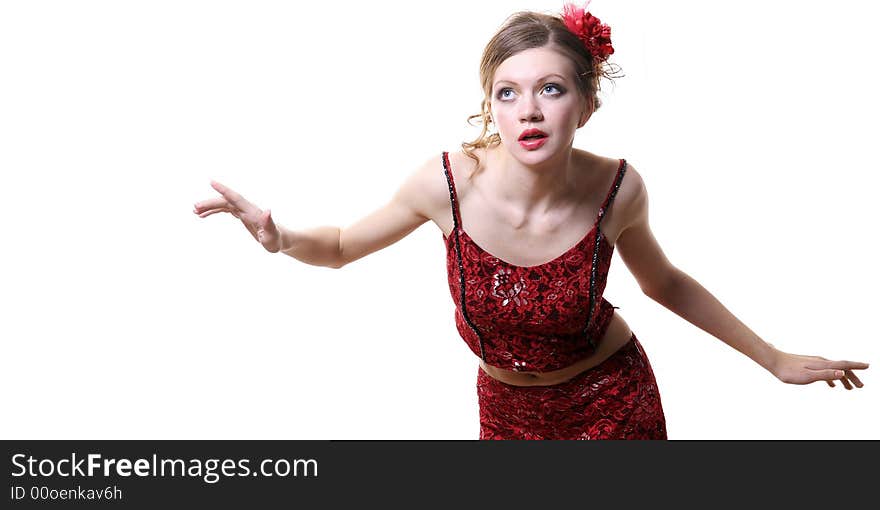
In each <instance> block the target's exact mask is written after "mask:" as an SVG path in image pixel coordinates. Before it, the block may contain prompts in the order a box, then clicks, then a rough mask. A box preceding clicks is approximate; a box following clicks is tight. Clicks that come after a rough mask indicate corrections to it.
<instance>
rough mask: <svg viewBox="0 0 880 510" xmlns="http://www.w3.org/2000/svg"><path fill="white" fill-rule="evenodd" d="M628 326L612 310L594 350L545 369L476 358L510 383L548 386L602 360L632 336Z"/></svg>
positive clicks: (487, 370) (489, 371) (490, 373)
mask: <svg viewBox="0 0 880 510" xmlns="http://www.w3.org/2000/svg"><path fill="white" fill-rule="evenodd" d="M632 334H633V333H632V330H630V328H629V325H628V324H627V323H626V321H624V320H623V317H621V316H620V314H618V313H615V314H614V316H613V317H612V318H611V322H610V323H609V324H608V328H607V329H606V330H605V334H604V336H603V337H602V338H601V339H600V340H599V341H598V342H597V346H596V351H595V352H594V353H593V354H591V355H590V356H587V357H586V358H584V359H581V360H579V361H576V362H574V363H572V364H571V365H568V366H567V367H563V368H560V369H558V370H551V371H548V372H519V371H513V370H507V369H504V368H500V367H496V366H492V365H487V364H486V363H485V362H483V360H480V368H481V369H482V370H483V372H485V373H486V374H487V375H488V376H489V377H491V378H493V379H496V380H498V381H501V382H503V383H505V384H510V385H512V386H551V385H554V384H560V383H563V382H565V381H567V380H569V379H571V378H572V377H575V376H576V375H578V374H580V373H582V372H584V371H585V370H589V369H591V368H593V367H595V366H596V365H598V364H600V363H602V362H603V361H605V360H606V359H608V358H609V357H611V355H612V354H614V353H615V352H617V351H618V350H619V349H620V348H621V347H623V346H624V345H626V343H627V342H629V340H630V338H632Z"/></svg>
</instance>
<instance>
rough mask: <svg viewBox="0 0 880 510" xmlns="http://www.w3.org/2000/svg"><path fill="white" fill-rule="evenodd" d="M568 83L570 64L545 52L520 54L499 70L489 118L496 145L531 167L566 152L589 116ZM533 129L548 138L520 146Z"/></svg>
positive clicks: (586, 108)
mask: <svg viewBox="0 0 880 510" xmlns="http://www.w3.org/2000/svg"><path fill="white" fill-rule="evenodd" d="M573 78H574V71H573V65H572V63H571V62H570V61H569V60H568V59H567V58H566V57H564V56H563V55H562V54H560V53H558V52H556V51H554V50H551V49H549V48H532V49H530V50H525V51H522V52H520V53H517V54H516V55H513V56H512V57H509V58H508V59H507V60H505V61H504V62H502V63H501V65H499V66H498V69H496V71H495V76H494V77H493V81H492V98H491V101H490V112H491V114H492V121H493V123H494V124H495V126H496V129H498V134H499V136H501V142H502V143H503V144H504V146H505V147H507V149H508V150H509V151H510V152H511V153H512V154H513V155H514V156H515V157H517V159H522V160H524V161H529V162H532V163H535V162H538V161H540V160H545V159H548V158H549V157H551V156H553V155H554V154H558V153H559V151H561V150H563V149H566V148H569V147H570V146H571V143H572V141H573V140H574V133H575V130H577V129H578V128H579V127H580V126H582V125H583V124H584V123H586V121H587V119H589V117H590V115H591V114H592V109H591V108H589V107H588V106H589V105H588V103H585V102H584V101H583V99H582V97H581V95H580V94H579V93H578V90H577V86H576V85H575V83H574V80H573ZM532 128H535V129H539V130H541V131H542V132H544V133H545V134H546V135H547V136H546V137H545V138H543V139H541V140H531V141H530V140H525V141H521V140H520V137H521V135H522V134H523V132H524V131H525V130H527V129H532Z"/></svg>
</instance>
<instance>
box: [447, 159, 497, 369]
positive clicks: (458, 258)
mask: <svg viewBox="0 0 880 510" xmlns="http://www.w3.org/2000/svg"><path fill="white" fill-rule="evenodd" d="M442 159H443V173H445V174H446V182H447V183H448V184H449V202H450V203H451V204H452V223H453V225H454V226H453V228H452V233H451V234H450V237H452V238H453V240H454V242H455V262H456V264H457V265H458V278H459V282H458V287H459V289H461V295H460V296H459V303H461V315H462V317H463V318H464V320H465V322H466V323H467V325H468V326H470V328H471V330H472V331H473V332H474V334H475V335H476V336H477V339H478V340H479V342H480V358H482V360H483V361H484V362H485V361H486V347H485V344H484V342H483V335H481V334H480V332H479V330H477V327H476V326H475V325H474V323H473V322H472V321H471V319H470V317H469V316H468V312H467V297H466V296H467V292H466V290H465V278H464V262H463V257H462V255H461V236H460V235H459V233H460V232H461V229H460V228H458V227H459V225H460V224H461V214H460V212H459V210H458V194H456V192H455V180H454V179H453V178H452V170H451V166H450V165H449V153H448V152H443V155H442Z"/></svg>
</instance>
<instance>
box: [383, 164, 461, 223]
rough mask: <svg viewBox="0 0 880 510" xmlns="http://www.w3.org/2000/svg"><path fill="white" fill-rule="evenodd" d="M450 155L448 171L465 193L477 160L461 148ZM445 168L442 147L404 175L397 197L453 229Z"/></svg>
mask: <svg viewBox="0 0 880 510" xmlns="http://www.w3.org/2000/svg"><path fill="white" fill-rule="evenodd" d="M448 157H449V166H448V169H449V172H450V173H451V174H452V178H453V180H454V182H455V186H456V190H457V192H458V193H459V194H462V192H463V190H466V188H467V182H468V176H469V174H470V172H472V171H473V170H472V168H474V167H475V162H474V160H473V159H471V158H470V157H468V156H467V155H466V154H465V153H464V152H462V151H450V152H449V153H448ZM445 168H446V167H445V166H444V162H443V155H442V151H440V152H437V154H434V155H431V156H430V157H428V158H426V159H424V160H423V161H422V162H421V164H420V165H419V166H418V167H417V168H416V169H415V170H414V171H412V172H411V173H410V174H409V175H408V176H407V178H406V179H405V181H404V183H403V185H402V186H401V188H400V190H399V191H398V199H399V200H401V201H402V202H405V203H407V204H408V205H409V207H410V208H411V209H412V210H413V211H416V212H417V213H418V214H419V215H420V216H421V217H423V218H424V219H426V220H432V221H434V223H436V224H437V225H438V226H439V227H440V228H441V230H444V231H447V230H451V206H450V200H449V183H448V181H447V180H446V174H445V172H444V170H445ZM465 192H466V191H465ZM447 217H448V218H447ZM446 223H449V228H445V227H446Z"/></svg>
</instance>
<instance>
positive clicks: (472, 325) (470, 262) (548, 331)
mask: <svg viewBox="0 0 880 510" xmlns="http://www.w3.org/2000/svg"><path fill="white" fill-rule="evenodd" d="M443 159H444V164H445V165H446V167H447V168H449V171H448V172H446V174H447V182H448V184H449V188H450V201H451V203H452V209H453V215H454V216H453V219H454V223H455V227H454V229H453V232H452V234H451V235H450V236H448V237H447V236H446V235H444V236H443V239H444V243H445V245H446V267H447V274H448V280H449V290H450V293H451V295H452V299H453V302H454V303H455V306H456V309H455V325H456V328H457V329H458V332H459V334H460V335H461V337H462V338H463V339H464V341H465V342H466V343H467V345H468V346H469V347H470V349H471V351H473V352H474V353H475V354H476V355H477V356H481V357H483V359H484V361H485V362H486V363H487V364H489V365H493V366H496V367H500V368H504V369H507V370H516V371H533V372H547V371H552V370H558V369H560V368H563V367H566V366H568V365H571V364H572V363H574V362H576V361H578V360H580V359H583V358H586V357H588V356H590V355H591V354H593V352H594V351H595V343H596V342H598V341H599V340H600V339H601V338H602V337H603V336H604V335H605V330H606V328H607V327H608V324H609V323H610V321H611V318H612V316H613V315H614V308H615V307H614V306H612V305H611V303H609V302H608V301H607V300H606V299H605V298H604V297H603V296H602V293H603V291H604V290H605V284H606V281H607V276H608V270H609V268H610V265H611V256H612V254H613V252H614V246H612V245H610V244H609V243H608V241H607V239H606V238H605V235H604V233H602V231H601V229H600V221H601V219H602V216H603V215H604V211H606V210H607V209H608V208H609V207H610V206H611V202H612V200H613V197H614V194H615V192H616V189H617V187H619V184H620V181H621V179H622V177H623V174H624V171H625V169H626V161H625V160H624V159H621V160H620V167H619V168H618V172H617V176H616V178H615V181H614V184H612V187H611V189H610V190H609V191H608V195H607V197H606V199H605V202H604V203H603V205H602V207H601V208H600V210H599V214H598V215H597V217H596V220H595V221H594V223H593V227H592V228H591V229H590V230H589V232H587V233H586V234H585V235H584V237H583V238H581V240H580V241H579V242H578V243H576V244H575V245H574V246H572V247H571V248H569V249H568V250H567V251H566V252H565V253H563V254H562V255H559V256H558V257H556V258H555V259H553V260H551V261H549V262H546V263H544V264H540V265H536V266H528V267H526V266H518V265H515V264H511V263H508V262H506V261H504V260H502V259H499V258H498V257H495V256H494V255H492V254H491V253H488V252H487V251H486V250H484V249H482V248H481V247H480V246H479V245H477V243H475V242H474V241H473V239H471V237H470V235H468V233H467V232H466V231H465V230H464V229H463V228H462V227H461V220H460V219H461V216H460V212H459V208H458V195H457V193H456V191H455V181H454V178H453V176H452V170H451V167H450V166H449V161H448V155H447V153H445V152H444V153H443ZM597 236H598V239H597ZM456 244H457V246H456ZM459 251H460V253H461V256H460V265H459V255H458V252H459ZM594 259H595V261H596V263H595V266H594V264H593V260H594ZM594 268H595V269H594ZM593 272H595V274H593ZM462 274H463V275H464V281H465V283H464V287H465V295H464V303H465V307H464V308H462V295H461V279H462V278H461V275H462ZM591 281H592V289H593V291H592V294H593V307H592V318H590V321H589V327H588V328H587V316H588V309H589V308H590V293H591V291H590V289H591ZM480 336H482V340H483V352H484V354H485V356H482V355H481V349H480Z"/></svg>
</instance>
